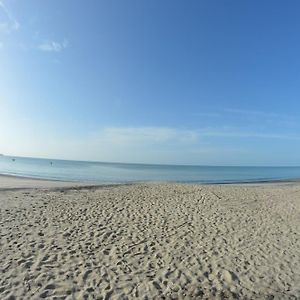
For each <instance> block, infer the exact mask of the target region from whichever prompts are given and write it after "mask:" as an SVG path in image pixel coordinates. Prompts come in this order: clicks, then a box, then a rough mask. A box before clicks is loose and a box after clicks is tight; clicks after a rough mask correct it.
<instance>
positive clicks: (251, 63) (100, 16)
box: [0, 0, 300, 165]
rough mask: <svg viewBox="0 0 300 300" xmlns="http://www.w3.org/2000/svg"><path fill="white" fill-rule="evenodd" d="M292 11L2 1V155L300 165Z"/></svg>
mask: <svg viewBox="0 0 300 300" xmlns="http://www.w3.org/2000/svg"><path fill="white" fill-rule="evenodd" d="M299 12H300V2H299V1H296V0H291V1H274V0H272V1H271V0H269V1H250V0H249V1H240V0H236V1H230V0H228V1H214V0H206V1H199V0H191V1H177V0H164V1H161V0H151V1H148V0H135V1H133V0H126V1H124V0H119V1H115V0H107V1H98V0H97V1H96V0H95V1H70V0H66V1H61V0H51V1H50V0H49V1H38V0H35V1H33V0H27V1H21V0H0V105H1V106H0V153H5V154H13V155H23V156H39V157H52V158H69V159H82V160H99V161H124V162H147V163H178V164H213V165H300V151H299V150H300V118H299V114H300V34H299V32H300V18H299Z"/></svg>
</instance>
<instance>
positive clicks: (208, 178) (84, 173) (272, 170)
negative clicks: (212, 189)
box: [0, 156, 300, 183]
mask: <svg viewBox="0 0 300 300" xmlns="http://www.w3.org/2000/svg"><path fill="white" fill-rule="evenodd" d="M0 174H3V175H15V176H23V177H33V178H44V179H55V180H67V181H83V182H94V183H124V182H135V181H179V182H199V183H200V182H202V183H219V182H220V183H221V182H222V183H224V182H248V181H250V182H251V181H271V180H290V179H299V178H300V167H217V166H182V165H181V166H178V165H150V164H127V163H102V162H86V161H70V160H55V159H53V160H50V159H40V158H25V157H12V156H0Z"/></svg>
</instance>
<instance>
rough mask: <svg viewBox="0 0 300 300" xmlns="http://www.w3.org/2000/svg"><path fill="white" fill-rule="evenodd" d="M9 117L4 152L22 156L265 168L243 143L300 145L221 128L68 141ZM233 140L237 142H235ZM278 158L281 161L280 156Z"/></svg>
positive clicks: (0, 128)
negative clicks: (251, 164)
mask: <svg viewBox="0 0 300 300" xmlns="http://www.w3.org/2000/svg"><path fill="white" fill-rule="evenodd" d="M7 115H9V113H8V112H7V111H6V112H5V110H3V111H0V132H1V134H0V153H4V154H12V155H20V156H36V157H50V158H64V159H79V160H95V161H116V162H118V161H119V162H136V163H167V164H168V163H170V164H172V163H175V164H176V163H179V164H181V163H183V164H233V163H241V164H242V163H243V164H247V163H249V162H251V161H252V160H253V161H254V158H255V157H256V158H257V159H259V158H261V161H262V163H263V162H264V159H265V160H266V161H267V159H268V157H267V156H265V157H263V155H265V152H263V151H264V148H262V150H259V149H260V148H259V147H258V148H257V149H258V150H256V148H254V149H252V148H251V147H250V148H249V147H248V146H249V144H247V145H248V146H245V145H244V143H241V142H242V141H243V140H245V141H247V140H249V138H254V139H256V140H257V143H258V144H257V145H265V143H262V144H261V143H260V142H259V140H270V139H272V140H274V141H273V142H272V143H273V145H282V144H289V145H294V147H296V145H299V142H300V136H296V135H295V136H292V135H284V134H279V133H278V134H277V133H267V132H248V131H245V130H244V131H243V130H242V129H238V128H220V127H219V128H217V127H216V128H199V129H193V130H189V129H178V128H170V127H106V128H103V129H100V130H98V131H97V132H93V133H86V134H80V135H79V134H76V135H74V136H70V133H68V132H65V133H62V132H61V131H58V130H57V129H55V128H52V129H49V128H43V127H42V126H36V124H31V125H29V124H30V120H29V121H26V122H23V121H21V120H20V118H17V117H14V118H11V117H10V118H8V117H7ZM9 120H10V121H9ZM12 120H14V121H12ZM15 120H19V123H16V121H15ZM232 139H236V141H238V143H236V142H234V143H231V140H232ZM229 141H230V142H229ZM283 141H284V143H283ZM262 147H264V146H262ZM253 151H254V152H253ZM255 151H256V152H255ZM259 151H262V153H260V152H259ZM268 151H269V149H268ZM291 151H292V152H293V150H291ZM253 153H254V154H255V155H254V154H253ZM260 155H261V156H260ZM274 155H275V154H274ZM276 155H278V156H280V153H279V152H278V154H276ZM295 155H296V154H295ZM295 155H294V156H295ZM297 155H298V154H297ZM284 159H287V160H288V159H289V157H286V158H284V157H282V160H283V161H282V162H284V161H285V160H284ZM297 159H299V158H297ZM254 163H255V161H254Z"/></svg>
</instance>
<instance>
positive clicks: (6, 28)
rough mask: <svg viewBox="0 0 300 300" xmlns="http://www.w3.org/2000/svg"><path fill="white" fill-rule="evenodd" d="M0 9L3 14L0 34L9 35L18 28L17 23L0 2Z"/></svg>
mask: <svg viewBox="0 0 300 300" xmlns="http://www.w3.org/2000/svg"><path fill="white" fill-rule="evenodd" d="M0 9H1V10H2V12H3V13H4V16H5V19H4V21H3V22H1V23H0V32H4V33H7V34H9V33H11V32H13V31H15V30H18V29H19V28H20V24H19V22H18V21H17V20H16V18H15V17H14V16H13V14H12V13H11V12H10V10H9V9H8V8H7V7H6V5H4V3H3V1H0Z"/></svg>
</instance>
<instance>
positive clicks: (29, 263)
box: [0, 178, 300, 299]
mask: <svg viewBox="0 0 300 300" xmlns="http://www.w3.org/2000/svg"><path fill="white" fill-rule="evenodd" d="M1 180H2V179H1V178H0V182H1ZM38 182H39V183H37V185H38V186H34V183H33V182H32V181H30V184H31V185H30V184H29V183H28V182H27V183H26V184H25V182H24V183H23V184H21V186H20V185H19V186H18V188H19V189H12V188H13V187H16V185H15V186H14V185H13V182H10V184H11V185H9V186H8V184H7V182H6V185H4V184H3V183H2V184H1V183H0V274H1V276H0V298H1V299H41V298H47V299H299V298H300V184H299V183H270V184H239V185H238V184H236V185H195V184H176V183H167V184H164V183H147V184H132V185H122V186H104V187H74V188H70V184H69V186H68V187H67V186H66V185H65V186H60V184H61V183H59V184H58V185H56V184H57V182H56V184H55V183H53V182H52V183H50V185H47V184H48V183H46V182H43V184H44V185H42V184H41V181H38ZM24 185H25V186H24ZM24 187H26V189H23V188H24ZM33 187H35V189H31V188H33ZM1 188H2V190H1Z"/></svg>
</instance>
